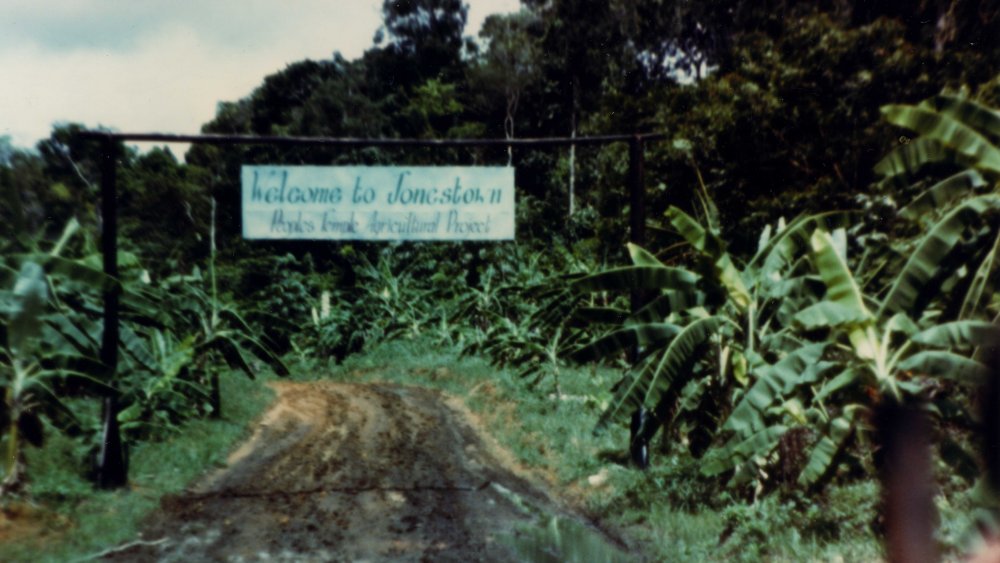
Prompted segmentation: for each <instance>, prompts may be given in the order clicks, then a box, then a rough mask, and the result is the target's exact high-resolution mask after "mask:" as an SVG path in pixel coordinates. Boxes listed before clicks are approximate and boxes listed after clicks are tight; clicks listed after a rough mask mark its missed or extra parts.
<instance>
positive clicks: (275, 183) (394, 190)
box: [242, 166, 514, 240]
mask: <svg viewBox="0 0 1000 563" xmlns="http://www.w3.org/2000/svg"><path fill="white" fill-rule="evenodd" d="M242 186H243V188H242V195H243V198H242V199H243V237H244V238H247V239H318V240H324V239H327V240H512V239H513V238H514V169H513V168H510V167H502V166H243V168H242Z"/></svg>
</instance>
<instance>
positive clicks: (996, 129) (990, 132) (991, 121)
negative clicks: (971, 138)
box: [921, 94, 1000, 141]
mask: <svg viewBox="0 0 1000 563" xmlns="http://www.w3.org/2000/svg"><path fill="white" fill-rule="evenodd" d="M925 104H926V105H927V106H928V107H930V108H931V109H934V110H937V112H938V113H940V114H943V115H947V116H948V117H951V118H954V119H956V120H958V121H961V122H962V123H964V124H965V125H968V126H969V127H971V128H973V129H975V130H976V131H979V132H980V133H983V134H984V135H985V136H987V137H990V138H991V139H993V140H994V141H996V140H1000V113H998V112H996V111H994V110H992V109H990V108H988V107H986V106H984V105H981V104H978V103H976V102H974V101H972V100H969V99H967V98H962V97H958V96H949V95H945V94H939V95H937V96H934V97H933V98H931V99H929V100H926V101H925ZM921 105H923V104H921Z"/></svg>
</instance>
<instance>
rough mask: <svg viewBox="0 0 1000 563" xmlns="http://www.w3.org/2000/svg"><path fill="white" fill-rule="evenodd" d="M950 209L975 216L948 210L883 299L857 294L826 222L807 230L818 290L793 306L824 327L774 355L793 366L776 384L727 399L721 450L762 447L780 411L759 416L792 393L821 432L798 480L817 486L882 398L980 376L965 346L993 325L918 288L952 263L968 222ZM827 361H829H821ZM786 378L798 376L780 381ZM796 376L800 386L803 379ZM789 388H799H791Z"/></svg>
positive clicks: (992, 206)
mask: <svg viewBox="0 0 1000 563" xmlns="http://www.w3.org/2000/svg"><path fill="white" fill-rule="evenodd" d="M969 207H970V208H972V209H975V210H977V211H979V212H980V213H986V212H987V211H988V210H1000V199H998V198H996V197H995V196H989V197H985V198H983V199H979V200H973V202H970V204H969ZM956 217H963V218H965V219H972V218H973V217H972V216H967V215H966V214H963V213H957V212H956V213H954V214H952V215H949V218H951V220H947V218H946V220H943V221H942V222H941V223H940V224H939V225H937V226H936V228H935V229H932V230H931V232H929V233H927V234H926V235H925V236H924V237H923V238H922V239H921V242H920V244H918V245H917V251H916V252H915V253H914V254H913V255H912V256H911V258H910V260H909V262H908V263H907V265H906V267H905V268H904V269H903V270H902V271H901V272H899V274H898V275H897V276H896V281H895V283H894V284H893V285H892V286H891V287H890V289H889V291H888V293H887V294H886V296H885V297H883V298H882V299H881V300H879V299H876V298H875V297H873V296H871V295H866V294H865V293H864V291H863V289H862V288H861V286H860V285H859V284H858V282H857V280H856V278H855V277H854V275H853V274H852V273H851V271H850V269H849V268H848V266H847V260H846V255H845V254H844V252H843V250H842V249H839V248H838V244H837V242H836V237H835V236H833V235H831V234H830V233H828V232H827V231H824V230H817V231H815V232H814V233H813V235H812V236H811V237H810V245H811V251H812V252H811V253H812V262H813V264H814V267H815V268H816V270H817V272H818V273H819V275H820V276H821V278H822V280H823V283H824V285H825V286H826V292H825V295H824V298H823V299H822V300H819V301H817V302H816V303H814V304H812V305H810V306H808V307H806V308H804V309H802V310H800V311H799V312H798V313H796V314H795V316H794V319H795V323H796V324H797V325H798V327H799V328H800V329H801V330H802V331H803V332H805V333H812V334H815V333H818V332H823V331H825V332H826V333H827V334H828V336H827V337H826V338H825V339H824V340H822V341H820V342H810V343H807V344H805V345H804V346H803V347H801V348H799V349H798V350H795V351H794V352H792V353H791V354H790V355H789V356H787V357H786V359H785V360H783V362H779V364H780V363H788V364H790V365H789V367H794V369H793V370H791V371H787V370H783V371H784V373H776V374H773V375H775V376H777V377H774V378H772V379H773V380H774V381H781V382H782V383H783V385H777V386H774V385H769V386H768V387H763V386H762V385H760V384H758V385H757V386H755V387H758V388H757V389H756V392H755V391H754V390H751V393H749V394H748V395H747V397H746V400H745V401H743V402H741V403H740V404H738V405H737V406H736V407H735V408H734V410H733V413H732V414H731V415H730V418H729V420H728V421H727V423H726V425H725V428H728V429H733V430H742V431H743V432H742V436H746V438H744V440H743V441H742V442H739V443H730V444H727V446H726V449H724V450H723V451H721V452H720V455H719V456H718V457H719V458H721V459H726V457H727V456H729V457H730V458H731V457H739V456H742V457H743V458H749V457H754V456H762V455H765V454H766V453H767V451H768V448H767V447H766V444H767V440H768V439H772V440H773V439H774V437H775V435H780V434H781V433H782V430H781V429H783V428H785V427H784V426H781V425H780V423H781V422H784V421H785V420H787V417H786V418H785V419H784V420H783V419H780V418H779V420H778V424H775V425H773V426H769V425H768V424H767V423H766V422H764V421H765V420H766V419H768V418H770V419H771V420H772V421H773V420H774V418H775V417H774V416H773V409H774V408H775V407H776V406H778V405H780V403H781V401H790V400H794V401H795V403H794V404H796V405H797V409H796V410H797V411H798V413H799V414H798V416H797V418H798V420H799V422H801V423H802V424H806V425H808V426H809V427H811V428H813V429H814V430H817V431H818V433H819V436H820V437H819V439H818V440H817V441H816V442H815V443H814V444H813V446H812V448H811V451H810V453H809V456H808V460H807V462H806V464H805V466H804V468H803V469H802V471H801V473H800V474H799V476H798V482H799V484H801V485H804V486H816V485H819V484H821V483H822V482H824V481H825V478H826V477H829V476H830V475H831V474H832V472H833V471H834V470H835V469H836V467H837V460H838V459H840V457H841V454H842V453H843V452H844V451H845V449H846V448H847V446H848V445H849V444H850V443H851V441H852V439H859V440H862V441H864V440H867V439H868V438H869V437H870V431H871V428H869V426H868V420H869V419H870V417H871V411H872V409H873V408H874V407H875V406H876V405H878V404H879V403H880V402H882V401H893V402H896V403H904V402H907V401H909V400H912V399H914V398H916V397H918V396H921V395H922V394H923V393H924V391H925V390H926V389H927V388H928V387H929V385H931V384H932V383H933V382H936V381H939V380H941V379H949V380H953V381H956V382H958V383H959V384H964V385H975V384H977V383H978V382H979V380H980V378H981V377H982V376H984V374H985V373H986V368H985V366H984V365H983V364H982V363H980V362H979V361H977V360H975V359H972V358H969V357H968V355H967V354H965V353H963V352H966V351H968V350H971V348H973V347H976V346H980V345H982V344H984V343H986V342H989V341H991V339H993V338H996V337H997V336H1000V332H998V330H997V328H996V327H995V326H994V325H993V324H992V323H989V322H985V321H975V320H957V321H950V322H939V318H940V315H939V311H934V310H931V309H929V308H928V302H927V301H926V300H924V299H922V297H921V296H926V295H927V294H928V293H934V292H935V289H934V288H935V287H938V286H939V285H940V284H941V283H942V282H941V280H942V279H945V278H947V274H948V270H949V269H957V268H958V267H959V266H956V265H954V264H949V263H948V262H947V260H946V258H947V257H948V255H949V254H950V253H952V252H953V251H954V250H955V248H956V247H957V246H958V241H957V235H955V233H956V232H960V231H961V230H962V228H963V227H965V226H967V225H968V223H967V222H962V221H956V220H955V218H956ZM949 233H950V234H949ZM913 317H916V320H914V318H913ZM823 358H828V360H829V359H836V360H837V361H836V362H832V361H828V360H827V361H824V360H823ZM831 366H836V369H833V370H831V369H829V368H830V367H831ZM764 375H765V376H767V375H768V374H764ZM793 379H794V380H795V381H797V382H798V384H797V385H789V384H788V383H789V382H790V381H792V380H793ZM760 381H765V380H764V379H761V380H760ZM768 383H769V384H770V383H771V381H768ZM802 384H806V385H807V387H805V388H802V387H801V385H802ZM796 388H797V389H798V391H800V393H798V394H797V395H793V394H792V393H790V392H791V391H794V390H796ZM768 391H770V392H768ZM802 391H805V392H804V393H802ZM724 468H726V466H725V465H724V464H720V463H716V465H714V466H712V467H711V468H710V469H711V471H709V473H711V472H713V471H716V472H717V471H719V470H721V469H724Z"/></svg>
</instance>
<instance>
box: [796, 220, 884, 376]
mask: <svg viewBox="0 0 1000 563" xmlns="http://www.w3.org/2000/svg"><path fill="white" fill-rule="evenodd" d="M811 243H812V248H813V255H814V257H815V260H816V269H817V270H819V274H820V276H821V277H822V278H823V283H825V284H826V300H827V301H830V302H833V303H836V304H837V305H839V306H840V307H839V308H838V309H840V310H841V312H843V314H844V316H850V317H851V318H856V319H863V320H861V321H859V322H858V323H857V324H856V326H854V327H853V328H850V329H849V330H848V337H849V338H850V341H851V345H852V346H853V347H854V352H855V354H857V355H858V357H859V358H865V359H871V358H874V357H875V351H876V349H877V347H878V338H877V337H876V335H875V331H874V329H873V327H872V326H871V325H872V321H874V318H873V317H872V316H871V313H870V312H869V311H868V308H867V307H865V303H864V298H863V295H862V293H861V288H860V287H858V284H857V282H856V281H855V280H854V276H852V275H851V271H850V270H849V269H848V268H847V263H846V262H844V259H843V257H841V256H840V254H838V253H837V251H836V249H835V247H834V243H833V239H832V238H831V237H830V234H829V233H827V232H826V231H815V232H813V235H812V239H811ZM845 310H846V311H847V312H844V311H845Z"/></svg>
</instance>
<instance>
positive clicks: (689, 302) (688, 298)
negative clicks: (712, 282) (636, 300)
mask: <svg viewBox="0 0 1000 563" xmlns="http://www.w3.org/2000/svg"><path fill="white" fill-rule="evenodd" d="M704 305H705V294H704V293H702V292H700V291H667V292H666V293H664V294H663V295H661V296H659V297H657V298H656V299H654V300H653V301H651V302H650V303H649V304H647V305H646V306H645V307H643V308H641V309H639V310H638V311H636V312H635V313H633V314H632V315H631V316H630V317H629V318H628V319H627V321H626V322H627V323H628V324H643V323H654V322H662V321H663V320H664V319H666V318H667V317H668V316H669V315H670V314H671V313H683V312H685V311H689V310H690V309H692V308H695V307H702V306H704Z"/></svg>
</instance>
